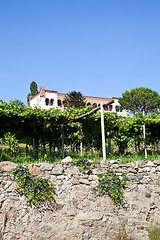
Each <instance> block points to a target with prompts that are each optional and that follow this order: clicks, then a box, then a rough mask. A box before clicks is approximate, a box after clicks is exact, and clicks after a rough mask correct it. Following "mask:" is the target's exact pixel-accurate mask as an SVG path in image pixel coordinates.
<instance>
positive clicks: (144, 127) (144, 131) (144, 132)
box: [143, 110, 147, 158]
mask: <svg viewBox="0 0 160 240" xmlns="http://www.w3.org/2000/svg"><path fill="white" fill-rule="evenodd" d="M143 116H145V112H144V110H143ZM143 139H144V155H145V158H147V147H146V126H145V124H144V125H143Z"/></svg>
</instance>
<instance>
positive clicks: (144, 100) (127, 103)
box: [119, 87, 160, 114]
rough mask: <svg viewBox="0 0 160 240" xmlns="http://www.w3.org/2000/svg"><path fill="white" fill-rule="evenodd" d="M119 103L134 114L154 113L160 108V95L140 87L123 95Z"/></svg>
mask: <svg viewBox="0 0 160 240" xmlns="http://www.w3.org/2000/svg"><path fill="white" fill-rule="evenodd" d="M119 103H120V105H121V107H122V108H123V109H126V110H127V111H130V112H131V113H133V114H137V113H143V111H144V113H145V114H147V113H149V112H154V111H156V110H157V109H158V107H159V106H160V95H159V94H158V92H156V91H153V90H152V89H150V88H145V87H139V88H133V89H131V90H130V91H128V90H127V91H125V92H124V93H122V97H121V98H119Z"/></svg>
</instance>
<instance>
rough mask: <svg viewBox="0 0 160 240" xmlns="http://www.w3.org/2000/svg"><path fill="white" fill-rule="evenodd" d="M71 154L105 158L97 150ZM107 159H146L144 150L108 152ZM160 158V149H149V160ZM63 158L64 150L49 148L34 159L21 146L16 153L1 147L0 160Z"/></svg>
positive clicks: (30, 151)
mask: <svg viewBox="0 0 160 240" xmlns="http://www.w3.org/2000/svg"><path fill="white" fill-rule="evenodd" d="M66 156H71V158H72V159H80V158H84V159H87V160H92V161H94V162H100V161H102V160H103V158H102V153H101V152H96V151H83V156H81V154H80V152H79V153H76V152H71V151H65V157H66ZM106 158H107V160H108V161H110V160H119V161H120V162H121V163H128V162H133V161H138V160H144V159H145V156H144V152H143V151H139V152H137V153H135V152H127V153H125V154H123V155H120V154H119V153H118V152H115V153H114V154H107V157H106ZM159 159H160V151H157V152H154V153H153V152H151V151H148V158H147V160H148V161H153V160H159ZM61 160H62V152H61V151H55V152H52V154H51V155H50V153H49V150H48V149H47V150H46V151H42V150H40V151H39V154H38V158H37V159H34V157H33V151H32V149H29V151H28V152H26V149H25V147H20V148H19V151H18V152H17V153H16V154H15V155H14V154H12V153H11V151H10V150H9V148H6V147H5V148H3V147H0V162H2V161H12V162H15V163H19V164H25V163H26V164H30V163H40V162H46V163H60V162H61Z"/></svg>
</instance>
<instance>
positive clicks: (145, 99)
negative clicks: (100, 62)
mask: <svg viewBox="0 0 160 240" xmlns="http://www.w3.org/2000/svg"><path fill="white" fill-rule="evenodd" d="M119 103H120V104H121V107H122V108H124V109H126V110H128V111H130V112H131V113H133V114H139V113H141V114H143V116H145V115H146V114H147V113H149V112H155V111H156V110H157V109H158V108H159V106H160V95H159V94H158V92H156V91H153V90H152V89H150V88H145V87H139V88H133V89H131V90H130V91H126V92H125V93H122V97H121V98H119ZM143 139H144V150H145V158H147V147H146V130H145V124H144V125H143Z"/></svg>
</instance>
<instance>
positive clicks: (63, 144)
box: [62, 125, 64, 159]
mask: <svg viewBox="0 0 160 240" xmlns="http://www.w3.org/2000/svg"><path fill="white" fill-rule="evenodd" d="M62 159H64V125H63V126H62Z"/></svg>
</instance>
